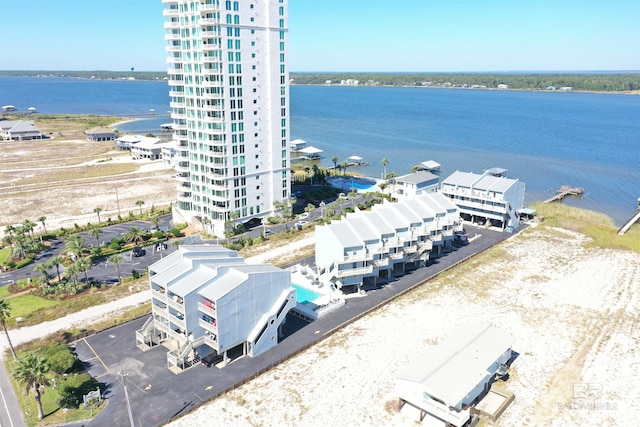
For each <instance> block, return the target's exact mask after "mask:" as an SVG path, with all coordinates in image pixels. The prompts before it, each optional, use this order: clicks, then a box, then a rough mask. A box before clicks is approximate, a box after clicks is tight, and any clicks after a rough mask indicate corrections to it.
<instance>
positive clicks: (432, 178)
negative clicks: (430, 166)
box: [391, 171, 440, 200]
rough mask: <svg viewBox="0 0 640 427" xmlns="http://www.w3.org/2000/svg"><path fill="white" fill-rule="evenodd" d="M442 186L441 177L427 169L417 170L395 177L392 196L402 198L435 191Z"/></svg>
mask: <svg viewBox="0 0 640 427" xmlns="http://www.w3.org/2000/svg"><path fill="white" fill-rule="evenodd" d="M439 186H440V177H439V176H438V175H434V174H432V173H431V172H427V171H417V172H414V173H410V174H407V175H403V176H399V177H397V178H393V180H392V184H391V197H393V198H395V199H398V200H402V199H406V198H407V197H413V196H417V195H419V194H425V193H434V192H436V191H438V187H439Z"/></svg>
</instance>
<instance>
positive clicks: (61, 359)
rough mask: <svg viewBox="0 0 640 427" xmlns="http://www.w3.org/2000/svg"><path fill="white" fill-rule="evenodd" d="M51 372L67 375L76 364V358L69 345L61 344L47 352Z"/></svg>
mask: <svg viewBox="0 0 640 427" xmlns="http://www.w3.org/2000/svg"><path fill="white" fill-rule="evenodd" d="M45 356H46V358H47V361H48V362H49V366H50V367H51V370H52V371H53V372H55V373H56V374H58V375H62V374H65V373H67V372H68V371H69V370H71V368H72V367H73V365H74V364H75V363H76V358H75V356H74V355H73V353H72V352H71V348H70V347H69V345H68V344H60V345H57V346H55V347H49V348H48V349H46V350H45Z"/></svg>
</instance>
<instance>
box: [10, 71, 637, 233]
mask: <svg viewBox="0 0 640 427" xmlns="http://www.w3.org/2000/svg"><path fill="white" fill-rule="evenodd" d="M7 104H11V105H15V106H16V107H18V109H19V110H22V111H26V109H27V108H29V107H36V108H38V110H39V111H40V112H42V113H85V114H112V115H133V114H145V113H148V112H149V110H151V109H154V110H155V111H156V112H157V113H158V114H164V113H166V112H167V111H168V110H169V96H168V86H167V83H166V82H162V81H119V80H104V81H103V80H89V79H71V78H33V77H0V105H7ZM167 122H170V120H169V119H168V118H157V119H154V120H150V121H136V122H133V123H130V124H127V125H123V126H120V127H119V128H120V129H121V130H125V131H131V132H135V131H137V130H141V131H146V130H149V129H156V128H158V127H159V125H160V124H162V123H167ZM295 138H302V139H304V140H306V141H307V142H308V143H309V144H310V145H313V146H316V147H318V148H320V149H322V150H324V154H325V158H323V159H322V160H321V161H320V162H319V165H320V166H333V162H332V161H331V158H332V157H333V156H338V158H339V159H340V161H343V160H345V159H346V158H347V157H349V156H354V155H357V156H361V157H363V158H364V160H365V161H367V162H370V163H369V164H368V165H364V166H359V167H350V168H349V170H348V171H352V172H359V173H361V174H363V175H367V176H375V177H380V176H381V175H382V173H383V167H382V164H381V160H382V159H383V158H387V159H388V160H389V165H388V166H387V172H392V171H393V172H396V173H397V174H398V175H403V174H406V173H409V172H411V165H412V164H415V163H418V162H421V161H425V160H435V161H437V162H438V163H440V164H441V165H442V176H443V177H446V176H448V175H449V174H450V173H452V172H454V171H455V170H462V171H473V172H477V173H479V172H482V171H483V170H485V169H488V168H491V167H494V166H498V167H502V168H506V169H508V176H509V177H511V178H520V179H521V180H522V181H523V182H525V183H526V185H527V187H526V188H527V191H526V198H525V204H527V203H529V202H531V201H534V200H542V199H546V198H547V197H549V196H551V195H552V194H554V192H555V190H556V189H557V188H559V187H560V186H561V185H571V186H576V187H583V188H584V189H585V192H586V193H585V196H584V197H583V198H581V199H573V198H569V199H566V200H565V202H564V203H567V204H571V205H574V206H578V207H583V208H586V209H592V210H595V211H598V212H602V213H605V214H607V215H609V216H610V217H611V218H612V219H613V220H614V221H615V222H616V224H619V225H620V224H622V222H624V221H625V220H626V219H628V217H629V216H630V215H631V214H632V213H633V212H634V211H635V209H636V207H637V199H638V197H640V96H637V95H619V94H593V93H560V92H526V91H489V90H455V89H434V88H380V87H325V86H292V87H291V139H295Z"/></svg>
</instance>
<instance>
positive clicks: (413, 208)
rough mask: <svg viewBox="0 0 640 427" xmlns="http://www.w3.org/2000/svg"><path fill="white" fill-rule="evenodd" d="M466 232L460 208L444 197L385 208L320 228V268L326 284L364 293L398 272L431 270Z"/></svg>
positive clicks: (425, 197) (421, 197) (417, 198)
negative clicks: (431, 261)
mask: <svg viewBox="0 0 640 427" xmlns="http://www.w3.org/2000/svg"><path fill="white" fill-rule="evenodd" d="M461 230H462V221H461V219H460V214H459V211H458V208H457V207H456V206H455V205H454V204H453V203H451V201H449V200H448V199H447V198H446V197H444V196H443V195H442V194H440V193H427V194H422V195H419V196H415V197H413V198H409V199H405V200H402V201H400V202H398V203H383V204H381V205H375V206H373V208H372V209H371V211H356V212H354V213H349V214H347V215H346V217H345V218H343V219H341V220H339V221H334V222H332V223H331V224H328V225H324V226H317V227H316V244H315V246H316V255H315V261H316V266H317V268H318V272H319V274H320V277H321V281H322V282H324V283H331V284H333V285H334V286H336V287H338V288H339V289H342V290H343V291H345V292H348V291H355V292H359V291H360V290H361V289H362V287H363V285H367V284H369V283H371V284H373V285H376V283H377V279H378V278H383V279H388V278H390V277H391V276H392V274H393V273H394V271H397V272H404V270H405V268H406V267H409V268H414V267H420V266H426V262H427V261H428V260H429V259H430V258H431V257H432V256H436V255H439V254H440V253H441V252H443V251H447V250H449V249H450V248H451V244H452V242H453V239H454V233H455V232H456V231H461Z"/></svg>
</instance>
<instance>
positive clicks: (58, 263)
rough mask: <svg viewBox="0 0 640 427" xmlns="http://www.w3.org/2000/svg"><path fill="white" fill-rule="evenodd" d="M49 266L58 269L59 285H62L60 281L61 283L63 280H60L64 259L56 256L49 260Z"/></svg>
mask: <svg viewBox="0 0 640 427" xmlns="http://www.w3.org/2000/svg"><path fill="white" fill-rule="evenodd" d="M48 264H49V265H50V266H51V267H55V268H56V273H58V283H60V281H61V279H60V266H61V265H62V257H59V256H54V257H53V258H51V259H50V260H49V262H48Z"/></svg>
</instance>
